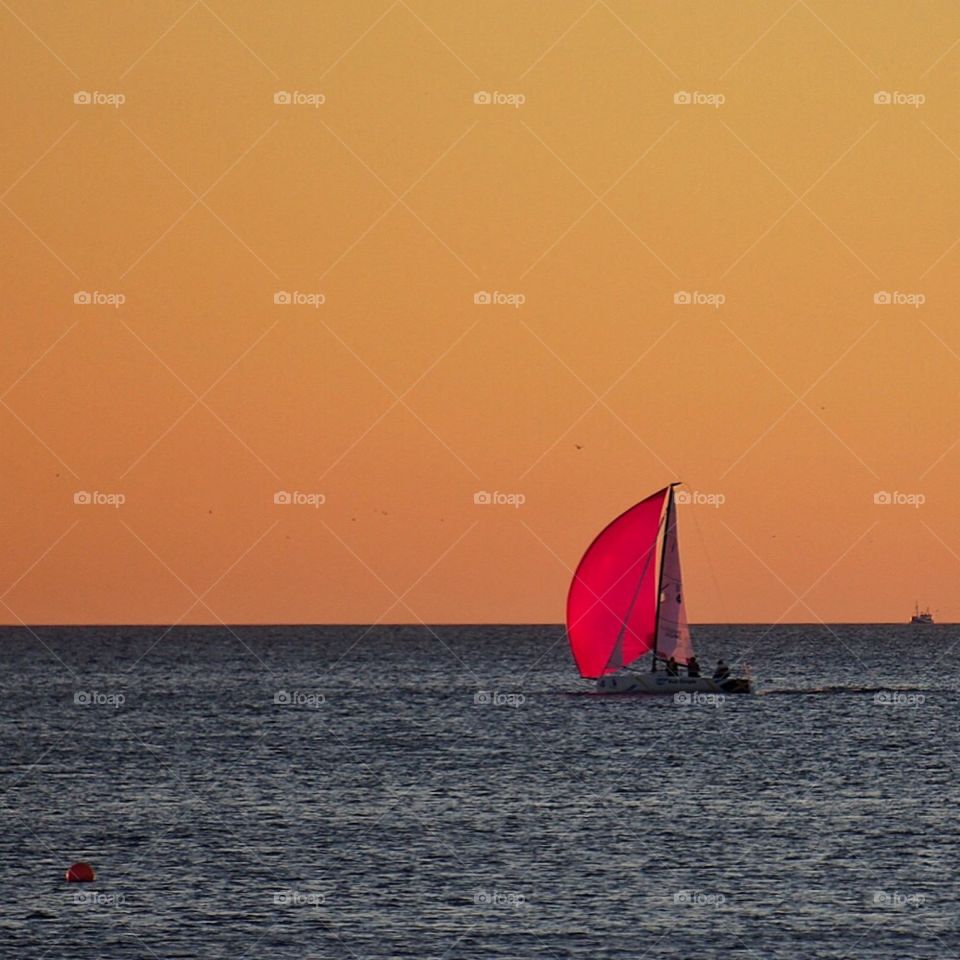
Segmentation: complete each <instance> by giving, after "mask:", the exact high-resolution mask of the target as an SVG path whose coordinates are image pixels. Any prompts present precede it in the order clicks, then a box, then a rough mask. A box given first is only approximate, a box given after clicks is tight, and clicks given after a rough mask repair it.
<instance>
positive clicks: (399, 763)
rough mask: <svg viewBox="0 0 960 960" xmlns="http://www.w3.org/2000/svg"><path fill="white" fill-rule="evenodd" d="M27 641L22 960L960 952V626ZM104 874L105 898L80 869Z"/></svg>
mask: <svg viewBox="0 0 960 960" xmlns="http://www.w3.org/2000/svg"><path fill="white" fill-rule="evenodd" d="M694 640H695V643H696V646H697V651H698V654H699V658H700V661H701V663H702V664H704V666H705V667H706V668H708V669H709V668H710V667H711V666H712V664H713V663H714V662H715V661H716V659H717V658H719V657H723V658H724V659H726V660H728V661H729V662H731V663H733V664H734V665H735V666H736V668H737V669H738V670H744V669H747V668H749V671H750V674H751V676H752V678H753V681H754V683H755V688H756V693H755V694H754V695H745V696H727V697H722V696H712V697H711V696H706V695H703V696H700V697H686V698H678V699H677V700H674V699H673V698H669V697H667V698H657V697H644V696H613V697H610V696H598V695H596V694H594V693H592V692H590V691H591V684H590V683H589V682H587V681H583V680H581V679H580V678H579V676H578V674H577V672H576V670H575V668H574V665H573V661H572V659H571V657H570V654H569V651H568V648H567V645H566V642H565V639H564V631H563V628H562V627H561V626H554V625H545V626H530V625H523V626H436V627H421V626H376V627H357V626H337V627H315V626H280V627H269V626H244V627H223V626H218V627H212V626H211V627H194V626H190V627H186V626H180V627H176V628H174V629H169V628H163V627H155V626H149V627H129V626H126V627H112V626H111V627H34V628H4V629H2V630H0V663H2V673H0V704H2V728H0V737H2V740H0V825H2V829H0V890H2V910H0V956H2V957H13V958H35V960H41V958H55V957H69V958H71V960H80V958H87V957H90V958H137V960H151V958H188V957H223V958H228V957H229V958H255V960H260V958H291V960H292V958H296V960H302V958H314V957H315V958H343V960H365V958H371V960H373V958H383V960H387V958H437V960H457V958H464V960H468V958H470V960H472V958H478V960H479V958H531V960H534V958H536V960H560V958H566V957H576V958H581V957H582V958H589V960H600V958H608V957H609V958H629V960H642V958H656V957H670V958H683V960H691V958H697V960H707V958H715V957H716V958H720V957H723V958H731V957H743V958H804V960H806V958H860V957H862V958H871V960H887V958H889V960H903V958H926V957H930V958H936V960H945V958H948V957H956V956H958V955H960V925H958V909H957V905H958V899H960V898H958V894H960V889H958V887H960V881H958V863H960V857H958V853H960V849H958V846H960V832H958V828H957V811H958V788H957V765H958V750H960V695H958V673H960V670H958V665H957V661H958V652H960V649H958V648H960V626H951V625H935V626H928V627H910V626H906V625H900V626H896V625H849V624H847V625H822V624H815V625H796V624H790V625H784V624H781V625H774V626H770V625H756V624H751V625H742V626H736V625H702V626H698V627H695V628H694ZM76 861H85V862H87V863H89V864H90V865H91V866H92V867H93V868H94V870H95V871H96V880H95V882H93V883H67V882H65V879H64V872H65V870H66V869H67V868H68V867H69V866H70V865H71V864H72V863H74V862H76Z"/></svg>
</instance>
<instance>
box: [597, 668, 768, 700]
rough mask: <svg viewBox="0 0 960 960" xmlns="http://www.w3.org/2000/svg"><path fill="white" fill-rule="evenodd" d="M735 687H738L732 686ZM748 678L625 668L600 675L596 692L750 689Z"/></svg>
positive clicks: (714, 691) (736, 691)
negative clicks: (686, 675) (703, 675)
mask: <svg viewBox="0 0 960 960" xmlns="http://www.w3.org/2000/svg"><path fill="white" fill-rule="evenodd" d="M733 687H736V688H737V689H732V688H733ZM749 692H750V686H749V681H746V680H739V679H734V678H730V679H728V680H725V681H723V682H720V681H717V680H713V679H712V678H710V677H671V676H669V675H668V674H667V673H665V672H664V671H662V670H658V671H657V672H656V673H654V672H653V671H651V672H649V673H633V672H632V671H629V670H624V671H622V672H620V673H613V674H610V675H609V676H606V677H601V678H600V679H599V680H598V681H597V693H652V694H659V695H661V696H673V695H674V694H677V693H749Z"/></svg>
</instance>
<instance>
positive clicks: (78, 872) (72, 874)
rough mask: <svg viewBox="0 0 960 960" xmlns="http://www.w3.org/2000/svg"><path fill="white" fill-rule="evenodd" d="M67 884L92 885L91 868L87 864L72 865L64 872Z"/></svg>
mask: <svg viewBox="0 0 960 960" xmlns="http://www.w3.org/2000/svg"><path fill="white" fill-rule="evenodd" d="M66 878H67V883H92V882H93V879H94V873H93V867H91V866H90V864H89V863H83V862H79V863H74V864H72V865H71V866H70V868H69V869H68V870H67V872H66Z"/></svg>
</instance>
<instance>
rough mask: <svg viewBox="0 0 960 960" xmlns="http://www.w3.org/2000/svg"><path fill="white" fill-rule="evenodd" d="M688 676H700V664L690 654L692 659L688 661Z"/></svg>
mask: <svg viewBox="0 0 960 960" xmlns="http://www.w3.org/2000/svg"><path fill="white" fill-rule="evenodd" d="M687 676H688V677H699V676H700V664H699V663H698V662H697V658H696V657H695V656H694V655H693V654H690V659H689V660H687Z"/></svg>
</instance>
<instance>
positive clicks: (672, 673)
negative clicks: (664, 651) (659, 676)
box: [667, 656, 680, 677]
mask: <svg viewBox="0 0 960 960" xmlns="http://www.w3.org/2000/svg"><path fill="white" fill-rule="evenodd" d="M667 676H668V677H679V676H680V664H679V663H677V661H676V659H675V658H674V657H673V656H671V657H670V659H669V660H668V661H667Z"/></svg>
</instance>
